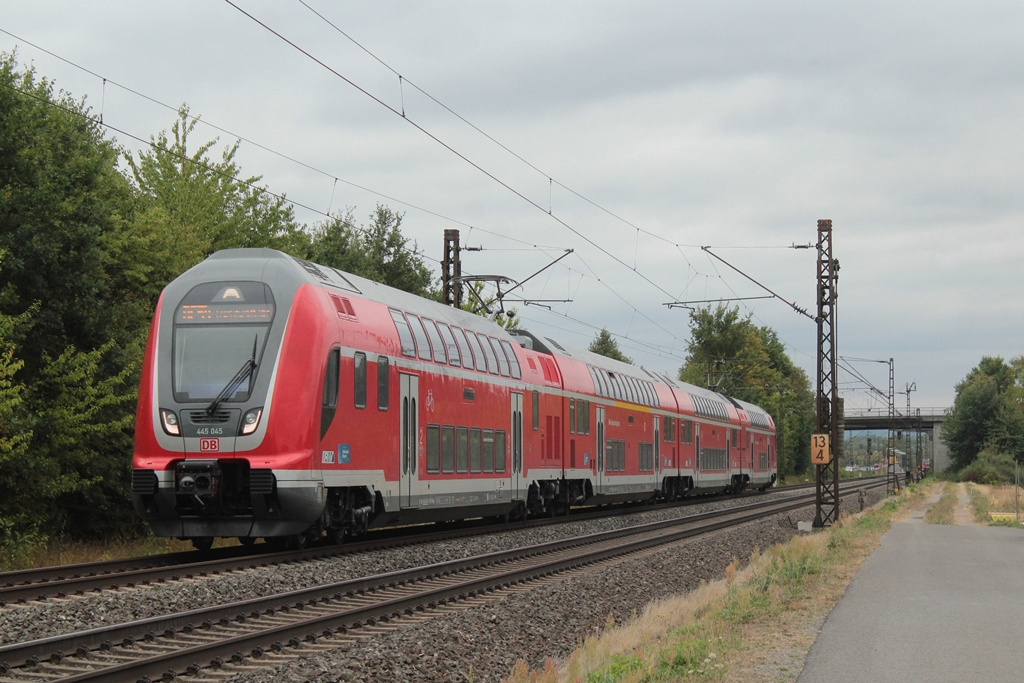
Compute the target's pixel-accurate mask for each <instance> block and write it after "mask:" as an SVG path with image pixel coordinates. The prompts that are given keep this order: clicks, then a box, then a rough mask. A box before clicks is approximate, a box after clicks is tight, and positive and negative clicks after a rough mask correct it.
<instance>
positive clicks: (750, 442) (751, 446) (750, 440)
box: [747, 432, 754, 475]
mask: <svg viewBox="0 0 1024 683" xmlns="http://www.w3.org/2000/svg"><path fill="white" fill-rule="evenodd" d="M747 452H748V453H750V473H751V475H753V473H754V437H753V436H751V434H750V432H747Z"/></svg>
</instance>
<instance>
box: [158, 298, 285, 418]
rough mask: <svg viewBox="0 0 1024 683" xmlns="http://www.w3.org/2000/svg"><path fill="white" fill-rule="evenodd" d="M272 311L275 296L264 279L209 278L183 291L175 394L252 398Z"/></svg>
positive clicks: (177, 318) (177, 315)
mask: <svg viewBox="0 0 1024 683" xmlns="http://www.w3.org/2000/svg"><path fill="white" fill-rule="evenodd" d="M274 311H275V306H274V296H273V294H272V293H271V291H270V288H269V287H268V286H267V285H265V284H263V283H261V282H209V283H206V284H202V285H199V286H197V287H194V288H193V289H192V291H190V292H189V293H188V294H187V295H185V298H184V299H183V300H182V301H181V303H180V304H179V305H178V308H177V309H176V310H175V312H174V341H173V346H172V349H171V364H172V367H173V372H172V378H173V382H172V384H173V389H174V400H175V401H181V402H185V401H212V400H214V399H220V400H221V401H244V400H246V399H248V398H249V393H250V392H251V390H252V385H253V382H255V380H256V375H257V373H258V372H259V365H260V359H261V357H262V355H263V349H264V345H265V344H266V341H267V334H268V333H269V332H270V324H271V323H272V322H273V320H274ZM249 361H252V362H253V363H255V365H252V364H251V363H249ZM243 367H247V368H249V371H248V372H247V373H244V376H243V375H240V371H239V368H243ZM239 377H241V381H236V379H237V378H239ZM226 389H228V392H227V395H223V396H222V395H221V394H222V393H224V392H225V390H226Z"/></svg>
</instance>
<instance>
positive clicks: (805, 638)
mask: <svg viewBox="0 0 1024 683" xmlns="http://www.w3.org/2000/svg"><path fill="white" fill-rule="evenodd" d="M922 499H923V494H922V492H921V491H920V490H919V489H918V487H912V488H911V490H910V491H909V492H907V493H905V494H904V495H901V496H899V497H897V498H890V499H889V500H888V501H886V502H884V503H883V504H881V505H879V506H876V507H874V508H872V509H870V510H868V511H865V512H864V513H861V514H859V515H857V516H854V517H849V516H844V517H843V518H842V519H840V521H839V523H838V524H836V525H834V526H832V527H831V528H829V529H826V530H823V531H821V532H818V533H814V534H811V535H806V536H797V537H795V538H793V539H792V540H791V541H789V542H788V543H786V544H785V545H777V546H775V547H773V548H771V549H769V550H768V551H767V552H764V553H760V552H757V551H755V552H754V554H753V555H752V556H751V558H750V562H749V564H748V565H747V567H746V569H743V570H739V569H738V564H739V563H738V562H736V561H734V562H733V563H732V564H731V565H730V566H729V567H728V568H727V569H726V577H725V579H724V580H722V581H717V582H714V583H710V584H704V585H703V586H701V587H700V588H699V589H697V590H696V591H693V592H691V593H689V594H687V595H684V596H679V597H676V598H672V599H670V600H665V601H659V602H656V603H652V604H651V605H649V606H648V607H647V609H646V610H645V611H644V613H643V614H642V615H640V616H639V617H636V618H634V619H633V620H631V622H630V623H628V624H625V625H622V626H619V627H616V626H615V624H614V623H612V622H609V623H608V624H607V625H606V628H605V630H604V632H603V633H602V634H601V635H599V636H595V637H590V638H587V639H586V641H585V642H584V643H583V644H582V646H580V647H579V648H578V649H577V650H576V651H575V652H573V653H572V654H571V655H570V656H569V658H568V659H567V660H566V661H565V662H564V664H563V665H562V666H561V667H558V666H556V665H555V664H554V662H552V661H550V660H549V661H548V663H547V665H546V666H545V668H544V670H543V671H530V670H529V667H528V666H527V665H526V663H525V662H522V661H521V662H519V663H518V664H517V665H516V667H515V669H514V670H513V672H512V674H511V676H510V677H509V678H508V679H507V680H508V681H510V682H511V683H555V682H561V681H572V682H573V683H576V682H580V683H619V682H620V681H621V682H629V683H632V682H641V681H642V682H645V683H646V682H649V681H650V682H657V681H689V680H703V679H716V680H722V681H749V680H758V681H793V680H795V679H796V677H797V675H798V674H799V673H800V670H801V669H802V667H803V659H804V657H805V656H806V653H807V650H808V649H809V648H810V645H811V644H812V643H813V641H814V638H815V637H816V635H817V630H818V628H819V627H820V624H821V623H822V621H823V620H824V618H825V616H826V615H827V614H828V612H829V611H830V610H831V609H832V607H833V606H834V605H835V603H836V602H838V600H839V598H840V597H842V594H843V593H844V592H845V590H846V586H847V585H848V584H849V582H850V580H851V579H852V578H853V574H854V573H855V572H856V570H857V568H858V567H860V565H861V563H862V562H863V561H864V559H865V558H866V557H867V556H868V555H869V554H870V553H871V551H873V550H874V549H875V548H876V547H877V546H878V544H879V543H880V542H881V537H882V535H883V534H884V533H885V532H886V531H887V530H888V529H889V526H890V524H891V522H892V520H893V518H894V517H895V516H896V515H897V513H898V512H899V510H900V508H901V507H903V506H904V505H906V504H907V502H908V501H913V502H919V501H921V500H922Z"/></svg>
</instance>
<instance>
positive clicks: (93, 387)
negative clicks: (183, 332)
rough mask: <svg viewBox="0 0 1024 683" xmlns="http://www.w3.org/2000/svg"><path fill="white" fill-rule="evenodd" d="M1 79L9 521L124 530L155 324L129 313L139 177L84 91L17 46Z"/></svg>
mask: <svg viewBox="0 0 1024 683" xmlns="http://www.w3.org/2000/svg"><path fill="white" fill-rule="evenodd" d="M0 82H2V85H3V86H4V87H0V254H2V255H3V267H2V268H0V321H3V322H2V324H0V356H2V358H3V360H2V361H0V367H2V368H3V370H2V371H0V375H2V376H3V379H2V380H0V385H2V386H0V393H2V394H3V398H2V399H0V402H2V403H3V408H2V409H0V414H2V416H0V422H2V427H0V432H2V434H3V436H2V437H0V440H2V445H0V453H2V455H0V490H2V491H3V492H4V494H3V495H2V496H0V522H2V527H3V531H2V533H3V534H4V535H5V537H6V538H8V539H11V538H13V539H21V541H20V542H25V541H26V540H28V541H31V540H33V539H35V540H36V541H40V540H43V539H45V537H46V536H52V535H57V534H60V533H62V532H63V531H68V530H73V531H75V532H80V531H86V530H88V531H91V532H94V533H95V532H97V531H104V530H106V531H110V530H112V529H113V528H114V527H115V526H120V528H118V529H117V530H118V531H124V530H126V529H125V527H124V526H123V525H121V522H123V521H124V520H125V518H126V517H127V515H128V514H129V513H128V512H127V510H128V509H129V508H128V507H127V500H128V477H127V473H128V468H130V461H131V432H130V425H131V420H132V415H133V413H134V408H133V404H134V401H135V391H136V390H135V386H136V382H135V381H134V377H133V373H134V372H135V369H136V367H137V365H136V364H135V363H134V354H135V353H136V351H137V348H138V346H137V345H133V344H132V343H130V342H131V340H132V339H134V338H135V337H136V336H137V335H138V334H140V331H139V329H138V328H139V327H143V328H144V327H145V325H144V323H142V322H140V321H141V318H140V317H139V316H138V315H134V314H132V315H128V314H127V310H128V309H126V308H125V305H124V301H125V300H131V299H132V297H133V291H132V289H131V286H130V285H131V280H130V278H127V277H124V276H120V277H119V276H118V273H119V272H123V271H126V270H128V269H127V268H125V267H123V265H122V261H120V260H119V259H120V256H121V252H120V249H121V248H122V247H123V246H124V245H126V244H127V243H128V242H129V241H130V240H129V238H128V234H129V232H128V228H129V226H131V225H132V222H133V220H134V216H133V207H134V204H133V201H132V188H131V185H130V183H129V182H128V180H127V179H126V178H125V177H124V176H123V175H122V174H121V173H120V172H119V171H118V170H117V148H116V146H115V145H114V144H113V143H112V142H110V141H108V140H106V139H105V138H104V137H103V135H102V129H101V127H100V126H99V125H98V124H97V123H96V122H95V121H94V120H93V119H92V118H91V117H90V113H89V109H88V107H86V105H85V101H84V99H83V100H75V99H74V98H72V97H71V96H70V95H68V94H67V93H64V92H59V93H55V92H54V90H53V87H52V84H50V83H49V82H48V81H47V80H46V79H42V78H37V76H36V75H35V73H34V72H33V71H32V70H31V69H27V70H25V71H19V70H18V67H17V64H16V62H15V60H14V57H13V56H7V55H3V56H0ZM124 287H127V288H126V289H125V288H124ZM128 319H131V320H134V321H135V324H132V325H129V324H125V322H126V321H127V320H128ZM141 333H144V330H143V332H141ZM15 372H16V373H17V381H16V382H15V381H14V379H13V378H14V373H15Z"/></svg>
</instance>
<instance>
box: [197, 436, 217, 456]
mask: <svg viewBox="0 0 1024 683" xmlns="http://www.w3.org/2000/svg"><path fill="white" fill-rule="evenodd" d="M199 450H200V451H202V452H203V453H216V452H217V451H219V450H220V439H199Z"/></svg>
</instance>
